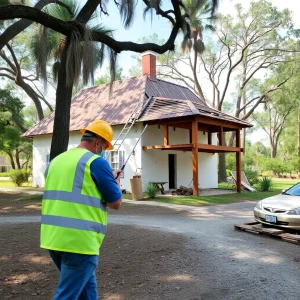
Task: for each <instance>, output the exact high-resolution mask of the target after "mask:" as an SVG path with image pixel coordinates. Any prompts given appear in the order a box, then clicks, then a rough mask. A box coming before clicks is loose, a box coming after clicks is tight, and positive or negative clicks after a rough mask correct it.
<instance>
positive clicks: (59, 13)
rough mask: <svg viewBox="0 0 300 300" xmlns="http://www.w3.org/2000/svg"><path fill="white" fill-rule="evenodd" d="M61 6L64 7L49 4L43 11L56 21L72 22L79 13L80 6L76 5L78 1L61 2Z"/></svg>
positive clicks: (64, 0)
mask: <svg viewBox="0 0 300 300" xmlns="http://www.w3.org/2000/svg"><path fill="white" fill-rule="evenodd" d="M62 2H63V4H65V5H66V7H64V6H62V5H59V4H55V3H53V4H49V5H48V6H47V7H46V8H45V10H46V11H47V13H48V14H49V15H51V16H53V17H55V18H57V19H60V20H63V21H72V20H74V19H75V17H76V16H77V15H78V13H79V11H80V6H79V5H78V1H76V0H63V1H62Z"/></svg>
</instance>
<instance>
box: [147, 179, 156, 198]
mask: <svg viewBox="0 0 300 300" xmlns="http://www.w3.org/2000/svg"><path fill="white" fill-rule="evenodd" d="M157 192H158V191H157V188H156V187H155V185H154V184H153V183H150V182H149V183H148V184H147V185H146V189H145V194H146V195H147V196H148V197H149V198H155V197H156V194H157Z"/></svg>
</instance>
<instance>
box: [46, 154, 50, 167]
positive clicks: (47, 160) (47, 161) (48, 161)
mask: <svg viewBox="0 0 300 300" xmlns="http://www.w3.org/2000/svg"><path fill="white" fill-rule="evenodd" d="M49 164H50V154H47V155H46V167H48V166H49Z"/></svg>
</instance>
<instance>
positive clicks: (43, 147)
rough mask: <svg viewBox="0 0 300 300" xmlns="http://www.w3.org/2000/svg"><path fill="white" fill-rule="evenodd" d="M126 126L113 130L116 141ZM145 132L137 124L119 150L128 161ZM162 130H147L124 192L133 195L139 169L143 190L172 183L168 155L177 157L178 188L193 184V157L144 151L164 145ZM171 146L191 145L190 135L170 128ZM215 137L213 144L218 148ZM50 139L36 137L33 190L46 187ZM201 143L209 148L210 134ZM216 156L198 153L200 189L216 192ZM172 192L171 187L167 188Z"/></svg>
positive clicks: (74, 137)
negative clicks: (152, 183)
mask: <svg viewBox="0 0 300 300" xmlns="http://www.w3.org/2000/svg"><path fill="white" fill-rule="evenodd" d="M122 128H123V126H114V132H115V134H114V137H115V138H117V136H118V134H119V133H120V131H121V129H122ZM141 130H142V125H141V124H135V125H134V127H133V128H132V129H131V131H130V132H129V134H128V136H127V138H126V139H125V141H124V143H123V145H122V147H121V148H120V150H124V151H125V160H126V159H127V157H128V155H129V154H130V152H131V150H132V149H133V147H134V145H135V143H136V142H137V140H138V138H139V136H140V134H141ZM163 136H164V134H163V127H162V126H161V128H160V129H158V126H148V128H147V129H146V131H145V133H144V135H143V137H142V139H141V141H140V142H139V143H138V145H137V147H136V149H135V155H132V156H131V157H130V159H129V161H128V163H127V165H126V167H125V170H124V178H121V185H122V188H124V189H126V190H128V191H130V190H131V187H130V179H131V178H132V177H133V175H135V172H136V169H137V168H142V179H143V186H145V185H146V184H147V182H149V181H169V179H168V176H169V175H168V154H176V155H177V161H176V163H177V174H176V176H177V186H180V185H184V186H188V185H189V184H190V183H191V180H192V177H193V174H192V153H191V152H183V151H166V150H164V151H162V150H142V147H141V144H142V145H143V146H145V145H162V144H163ZM80 138H81V134H80V133H79V132H71V133H70V139H69V146H68V149H70V148H74V147H76V146H77V145H78V144H79V143H80ZM169 139H170V144H175V143H178V144H188V143H189V131H188V130H186V129H179V128H176V131H174V130H173V128H169ZM216 139H217V138H216V135H215V134H213V136H212V141H213V144H216ZM50 143H51V135H43V136H36V137H34V139H33V186H40V187H43V186H44V175H43V174H44V172H45V169H46V156H47V154H49V153H50ZM199 143H203V144H207V134H205V135H203V132H199ZM217 176H218V174H217V155H213V154H209V153H199V185H200V187H201V188H216V187H217V186H218V178H217ZM165 187H166V189H168V188H169V186H168V184H166V185H165Z"/></svg>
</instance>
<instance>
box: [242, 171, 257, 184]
mask: <svg viewBox="0 0 300 300" xmlns="http://www.w3.org/2000/svg"><path fill="white" fill-rule="evenodd" d="M244 172H245V175H246V177H247V179H248V181H249V183H250V185H254V184H257V183H259V178H258V177H259V174H258V172H257V171H255V170H252V169H250V168H247V169H245V170H244Z"/></svg>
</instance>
